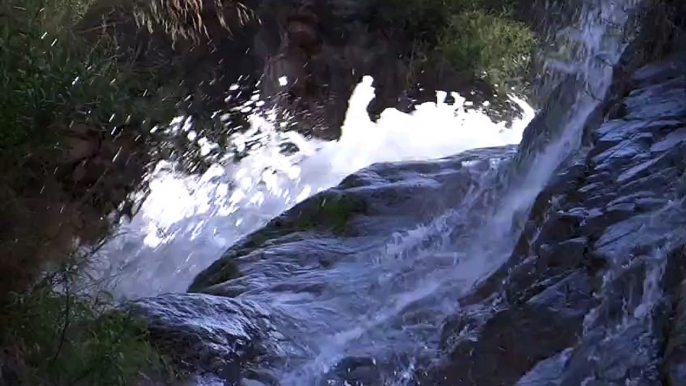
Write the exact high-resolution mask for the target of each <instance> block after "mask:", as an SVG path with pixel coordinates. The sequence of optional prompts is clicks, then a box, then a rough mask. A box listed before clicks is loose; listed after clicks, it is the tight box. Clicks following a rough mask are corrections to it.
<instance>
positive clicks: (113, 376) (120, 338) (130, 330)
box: [0, 268, 171, 386]
mask: <svg viewBox="0 0 686 386" xmlns="http://www.w3.org/2000/svg"><path fill="white" fill-rule="evenodd" d="M76 273H77V272H76V271H74V270H72V269H69V268H64V269H62V270H60V271H59V273H57V274H53V275H51V276H50V277H47V278H45V279H44V280H42V281H41V282H40V283H38V284H37V285H36V286H34V287H33V288H32V289H31V290H29V291H27V292H25V293H23V294H13V296H11V298H10V299H9V302H8V303H6V305H5V309H4V312H3V313H2V314H0V323H2V325H3V328H2V329H1V331H2V335H1V336H0V343H1V345H0V346H1V347H2V348H3V349H4V353H5V354H4V356H5V357H4V358H1V357H0V362H5V374H4V377H5V381H6V382H16V383H17V384H27V385H55V386H60V385H84V386H91V385H102V386H110V385H111V386H115V385H116V386H126V385H134V384H137V383H138V382H141V381H142V380H144V379H154V380H156V381H164V380H166V379H167V378H168V377H169V375H170V374H171V371H170V370H169V367H168V366H167V364H166V363H165V361H164V360H163V359H162V357H160V356H159V355H158V354H157V353H156V352H155V350H154V349H153V348H152V347H151V346H150V344H149V343H148V341H147V334H146V329H145V325H144V324H143V322H142V321H140V320H138V319H135V318H133V317H130V316H129V315H127V314H126V313H124V312H121V311H118V310H114V309H113V308H112V305H113V303H114V301H113V299H112V297H111V296H110V295H109V293H108V292H106V291H104V290H92V289H91V290H90V291H88V292H83V288H77V287H76V286H77V285H78V281H77V280H76ZM58 289H59V290H58ZM8 373H9V374H8ZM0 380H1V379H0Z"/></svg>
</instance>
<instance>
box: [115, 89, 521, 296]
mask: <svg viewBox="0 0 686 386" xmlns="http://www.w3.org/2000/svg"><path fill="white" fill-rule="evenodd" d="M451 96H452V97H453V98H454V100H455V103H453V104H448V103H446V102H445V100H446V97H447V93H443V92H440V93H437V102H436V103H424V104H422V105H420V106H418V107H417V108H416V111H414V112H412V113H411V114H405V113H401V112H399V111H397V110H395V109H388V110H386V111H384V112H383V113H382V115H381V117H380V119H379V120H378V121H377V122H372V121H371V120H370V118H369V116H368V113H367V111H366V108H367V106H368V104H369V103H370V102H371V100H372V99H373V98H374V88H373V87H372V78H371V77H364V78H363V80H362V82H361V83H360V84H359V85H358V86H357V88H356V89H355V91H354V92H353V95H352V97H351V98H350V102H349V108H348V112H347V115H346V120H345V123H344V125H343V127H342V136H341V138H340V140H338V141H333V142H323V141H320V140H316V139H306V138H304V137H302V136H300V135H299V134H297V133H295V132H281V131H279V130H277V127H283V126H285V123H279V122H276V121H275V115H271V114H267V115H266V116H264V115H255V116H253V117H252V120H251V129H250V130H248V131H247V132H246V133H242V134H240V135H235V136H234V137H233V138H232V139H231V140H232V143H233V145H234V146H236V148H238V149H239V150H242V149H247V148H248V146H250V148H249V150H248V155H247V157H245V158H243V159H242V160H241V161H240V162H237V163H228V164H227V165H224V166H222V165H219V164H217V165H214V166H213V167H211V168H210V169H209V170H208V171H207V172H206V173H205V174H203V175H201V176H183V175H179V174H177V173H174V172H173V171H172V168H171V167H170V165H168V164H161V165H159V167H158V168H157V169H156V170H155V172H154V173H153V174H152V175H151V176H150V188H151V193H150V195H149V196H148V198H147V200H146V201H145V203H144V205H143V206H142V208H141V211H140V212H139V213H138V215H137V216H136V217H135V218H134V219H133V220H132V222H131V223H130V224H127V225H125V226H123V227H122V230H123V233H124V235H123V236H120V237H118V238H116V239H114V240H113V241H112V242H110V243H109V244H108V245H107V246H106V247H105V248H104V250H103V251H102V255H103V256H105V259H104V260H105V261H107V262H108V264H109V265H110V267H109V268H108V269H109V272H110V274H111V275H113V274H116V275H117V283H118V285H117V291H116V292H117V294H118V295H120V296H123V297H139V296H149V295H154V294H158V293H163V292H178V291H185V289H186V288H187V286H188V284H189V283H190V281H191V280H192V278H193V277H194V275H195V274H197V273H198V272H199V271H200V270H202V269H204V268H206V267H207V266H208V265H209V264H211V263H212V262H214V261H215V260H217V259H218V258H219V256H220V255H221V253H222V252H223V251H224V250H225V249H226V248H227V247H228V246H230V245H231V244H233V243H234V242H236V241H237V240H238V239H239V238H240V237H242V236H245V235H246V234H248V233H250V232H252V231H254V230H256V229H258V228H259V227H260V226H262V225H264V224H265V223H266V222H267V221H268V220H270V219H271V218H273V217H274V216H276V215H278V214H279V213H281V212H283V211H284V210H286V209H288V208H289V207H291V206H293V205H294V204H296V203H297V202H300V201H302V200H304V199H305V198H307V197H309V196H311V195H312V194H314V193H316V192H318V191H321V190H324V189H326V188H329V187H331V186H334V185H336V184H337V183H339V182H340V181H341V180H342V179H343V178H344V177H346V176H347V175H349V174H351V173H353V172H355V171H357V170H359V169H361V168H364V167H366V166H369V165H371V164H373V163H377V162H393V161H408V160H424V159H430V158H440V157H445V156H449V155H453V154H456V153H459V152H461V151H464V150H468V149H474V148H481V147H489V146H501V145H508V144H516V143H519V141H520V140H521V137H522V133H523V131H524V129H525V128H526V126H527V124H528V123H529V121H530V120H531V119H532V118H533V116H534V111H533V109H532V108H531V107H530V106H528V105H527V104H526V103H525V102H523V101H521V100H518V99H515V98H513V100H514V101H515V102H516V103H517V104H518V105H519V106H520V107H521V108H522V109H523V111H524V114H523V117H522V118H521V119H519V120H517V121H515V122H514V124H513V126H512V127H511V128H506V127H505V125H504V124H496V123H493V122H492V121H491V120H490V119H489V118H488V117H487V116H486V115H485V114H483V113H482V112H479V111H474V110H470V111H466V110H465V108H464V103H465V99H464V98H462V97H460V96H459V95H458V94H456V93H452V94H451ZM178 121H179V122H177V125H180V124H181V122H183V126H184V127H183V128H181V129H183V130H187V131H189V135H193V132H192V127H190V125H188V122H186V121H183V120H178ZM284 144H291V145H295V146H296V147H297V148H298V151H296V152H294V153H290V154H284V152H282V147H283V145H284Z"/></svg>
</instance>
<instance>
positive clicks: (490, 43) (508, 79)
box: [439, 9, 536, 91]
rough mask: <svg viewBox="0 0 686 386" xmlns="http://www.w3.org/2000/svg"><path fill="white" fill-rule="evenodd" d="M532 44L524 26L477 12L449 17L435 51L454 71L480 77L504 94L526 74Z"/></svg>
mask: <svg viewBox="0 0 686 386" xmlns="http://www.w3.org/2000/svg"><path fill="white" fill-rule="evenodd" d="M535 44H536V41H535V39H534V35H533V33H532V32H531V30H530V29H529V28H528V27H527V26H526V25H524V24H522V23H520V22H517V21H514V20H511V19H508V18H507V17H506V16H505V15H504V14H502V15H494V14H491V13H488V12H486V11H484V10H479V9H477V10H473V11H466V12H460V13H457V14H455V15H453V16H452V18H451V20H450V23H449V25H448V26H447V27H446V28H445V29H444V30H443V33H442V35H441V39H440V42H439V50H440V52H441V53H442V55H443V57H444V58H445V60H447V61H448V62H449V63H450V64H451V65H453V66H454V67H455V68H456V69H458V70H461V71H469V72H472V73H473V74H474V75H475V76H478V77H484V78H486V79H487V80H488V81H489V82H490V83H491V84H493V85H495V86H497V87H498V89H499V90H503V91H504V90H505V87H506V86H508V85H513V84H517V83H519V81H521V78H523V77H524V76H525V74H527V72H528V66H529V65H530V63H531V55H532V52H533V49H534V47H535Z"/></svg>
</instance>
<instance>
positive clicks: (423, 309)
mask: <svg viewBox="0 0 686 386" xmlns="http://www.w3.org/2000/svg"><path fill="white" fill-rule="evenodd" d="M637 3H638V0H623V1H613V2H609V1H602V0H592V1H591V0H589V1H585V2H583V3H582V4H581V10H580V12H579V13H578V15H579V19H578V20H577V21H576V23H575V24H574V28H572V27H569V28H567V29H565V30H562V31H558V36H559V37H560V38H564V40H566V41H568V42H573V43H574V44H573V45H574V46H575V47H576V50H575V51H574V52H573V53H572V58H571V59H572V60H570V61H561V60H558V59H552V58H551V59H549V60H548V61H547V62H546V66H545V68H546V70H547V71H548V72H549V73H550V74H551V75H550V76H551V78H555V79H571V81H570V82H569V84H568V85H570V84H571V85H573V87H571V88H568V89H566V90H565V92H566V93H567V95H565V98H566V99H565V102H564V105H563V106H562V107H561V108H559V110H560V111H558V113H557V115H555V116H554V117H553V118H554V120H555V122H554V124H555V125H556V127H555V128H552V129H551V130H552V132H553V133H554V135H552V136H551V138H549V141H548V142H547V143H546V144H545V146H541V149H540V150H539V149H536V150H535V151H534V150H532V148H533V147H534V146H533V142H534V141H533V140H531V141H527V140H526V139H525V140H524V143H523V144H522V145H521V147H520V149H519V153H518V155H517V156H516V157H515V159H519V160H520V161H521V162H522V163H523V165H524V169H523V172H522V173H521V176H520V178H518V179H517V180H516V182H515V183H513V184H512V185H511V186H508V188H507V189H506V191H505V192H504V193H503V196H502V197H500V199H499V201H498V203H499V205H498V206H497V208H495V209H494V208H488V210H484V209H483V208H482V207H481V206H479V205H477V203H479V202H481V201H480V199H481V196H482V194H483V193H484V192H486V191H487V190H488V189H489V188H491V187H492V186H493V183H494V181H495V179H496V176H497V173H498V171H499V168H501V167H511V164H509V163H508V162H500V161H499V159H497V157H493V158H494V159H489V160H488V161H489V162H490V163H489V164H488V165H487V167H486V168H485V169H486V170H484V168H482V169H478V168H477V166H479V167H481V166H483V165H482V164H480V163H479V162H475V163H474V164H472V163H470V162H471V161H470V160H467V159H465V160H463V161H461V163H460V165H461V166H460V167H461V168H463V169H464V170H466V171H470V170H472V169H470V168H474V173H471V172H470V173H471V174H470V175H475V174H477V173H476V170H479V171H480V173H481V176H480V177H479V178H478V179H477V181H476V182H474V184H473V189H471V190H468V191H467V192H466V193H464V198H463V200H462V205H461V206H460V207H454V208H447V209H446V210H445V211H444V213H442V214H440V215H438V216H436V217H435V218H433V219H432V220H430V221H426V222H423V223H421V224H418V225H417V226H415V227H414V228H408V229H402V230H399V231H397V232H396V231H393V230H391V231H389V232H388V233H389V234H388V235H387V237H386V236H384V238H382V240H381V241H378V240H377V241H375V242H368V240H367V239H365V238H364V237H360V238H359V239H352V240H348V241H345V240H341V239H324V240H318V241H317V242H319V244H318V246H319V247H320V248H322V249H325V250H336V251H340V254H341V255H344V256H345V258H343V259H342V261H341V262H339V263H337V264H336V265H334V266H333V267H330V268H328V269H321V268H318V269H314V268H311V267H303V266H301V265H298V264H297V263H296V262H293V261H291V260H288V259H287V258H285V257H282V256H280V255H278V254H277V253H273V252H272V253H271V255H270V257H269V258H267V259H255V261H250V262H249V263H250V264H252V265H251V266H250V269H249V272H247V273H246V274H245V277H243V278H241V281H240V283H239V284H237V285H238V286H242V288H241V291H240V295H239V296H237V301H239V302H250V303H251V304H253V303H254V304H259V305H260V307H263V308H264V309H266V310H268V313H269V314H270V318H271V322H272V323H273V324H274V325H275V327H274V330H275V331H277V332H278V334H277V333H275V334H274V335H273V336H272V338H273V340H274V342H278V344H277V343H275V345H276V346H278V347H277V348H276V349H275V352H276V354H274V355H275V357H277V358H276V359H274V360H270V361H267V362H268V363H267V364H259V365H256V366H257V367H260V366H263V368H259V370H260V371H262V370H263V371H269V372H270V373H272V374H273V375H274V377H276V378H277V379H278V380H279V382H280V384H281V385H282V386H301V385H318V384H321V383H324V382H326V381H327V380H328V378H327V377H328V374H330V373H331V372H332V371H335V370H336V368H337V366H339V365H340V364H341V361H345V359H346V358H371V360H372V361H373V362H374V363H375V365H376V363H377V362H378V363H380V364H382V365H379V367H380V368H381V369H382V370H380V371H381V372H382V373H383V379H384V380H385V382H386V383H385V384H389V385H406V384H410V383H409V382H410V380H411V379H412V374H413V371H414V370H415V369H416V368H417V366H418V364H421V363H425V362H426V361H428V360H430V358H432V357H433V356H434V354H435V353H436V352H437V350H438V347H437V346H438V343H437V341H436V339H437V338H436V337H437V335H438V331H437V330H438V328H437V327H438V326H439V325H440V323H442V321H443V320H444V319H445V317H446V316H448V315H451V314H454V313H455V312H456V310H459V309H460V304H459V303H458V301H457V300H456V298H457V296H456V294H459V293H462V292H465V291H467V290H469V289H470V288H472V286H473V285H474V284H475V283H476V282H478V281H479V280H480V279H482V278H484V277H485V276H487V275H488V274H489V273H490V272H493V270H495V269H497V268H498V267H499V266H500V265H502V263H503V262H504V261H505V259H507V257H508V256H509V254H510V252H511V251H512V247H513V246H514V241H515V240H516V235H513V234H512V229H511V228H512V227H511V224H512V219H513V216H514V215H515V214H516V213H519V212H522V211H524V212H527V211H528V210H529V209H530V207H531V205H532V204H533V201H534V199H535V197H536V196H537V195H538V193H539V192H540V191H541V189H542V188H543V187H544V185H545V184H546V183H547V182H548V181H549V180H550V178H551V176H552V175H553V173H554V172H555V171H556V170H557V169H558V168H559V167H560V165H561V164H563V163H564V162H566V161H568V160H569V157H570V155H572V154H574V152H576V151H577V150H578V149H579V147H580V146H581V139H582V133H583V129H584V126H585V125H586V123H587V122H588V120H589V117H591V115H592V113H593V112H594V111H595V110H596V109H597V108H598V107H599V106H600V105H601V103H602V101H603V100H604V99H605V96H606V94H607V93H608V90H609V87H610V84H611V81H612V70H613V68H612V66H613V65H614V64H616V63H617V62H618V60H619V58H620V56H621V54H622V52H623V50H624V48H625V47H626V45H627V42H628V39H626V38H627V36H629V35H627V34H624V33H617V29H619V30H620V31H621V30H622V29H623V26H627V23H628V22H629V20H630V12H631V10H632V9H633V7H635V6H636V5H637ZM628 32H631V31H628ZM564 86H565V83H564V82H562V83H558V84H557V87H564ZM373 93H374V90H373V87H372V79H371V78H368V77H365V78H364V79H363V80H362V82H361V83H360V85H358V87H357V89H356V90H355V92H354V94H353V96H352V97H351V99H350V104H349V110H348V115H347V117H346V122H345V124H344V125H343V128H342V133H343V134H342V137H341V139H340V140H338V141H335V142H329V143H325V142H320V141H317V140H312V139H306V138H304V137H301V136H299V135H297V134H293V133H283V132H281V131H279V130H278V128H279V127H280V126H281V125H283V124H285V123H283V122H277V121H275V118H274V115H271V114H269V112H261V113H259V114H256V115H255V116H254V117H253V120H252V128H251V130H249V131H248V132H247V133H244V134H241V135H237V136H235V137H234V138H232V142H233V144H234V145H235V146H237V147H238V148H244V149H249V150H247V154H248V155H247V157H245V158H243V159H242V160H241V161H239V162H237V163H225V164H218V165H215V167H213V168H211V169H210V170H209V171H208V172H207V173H205V174H204V175H201V176H194V177H188V176H179V175H176V174H175V173H174V172H173V171H172V170H171V168H169V167H168V165H162V166H160V168H158V170H156V171H155V172H154V173H153V174H152V175H151V176H150V179H151V188H152V193H151V195H150V196H149V197H148V199H147V201H146V202H145V204H144V206H143V208H142V210H141V212H140V213H139V214H138V215H137V217H136V218H134V220H133V221H132V222H131V223H130V224H127V225H125V226H124V230H125V235H124V236H123V237H120V238H117V239H115V240H113V241H112V242H111V243H110V244H109V245H107V246H106V248H105V249H104V250H103V252H102V255H103V256H104V257H105V260H107V261H109V263H110V265H111V266H110V267H109V268H110V269H112V270H113V271H115V272H117V273H120V276H119V278H118V287H117V294H118V295H119V296H120V297H140V296H149V295H155V294H159V293H164V292H183V291H185V289H186V288H187V286H188V285H189V284H190V282H191V280H192V279H193V277H194V276H195V275H196V274H197V273H198V272H200V270H202V269H204V268H206V267H207V266H208V265H209V264H210V263H212V262H214V261H215V260H217V258H218V257H219V256H220V255H221V253H222V252H223V251H224V250H225V249H226V248H228V247H229V246H231V245H232V244H234V243H235V242H236V241H237V240H239V239H240V238H241V237H243V236H245V235H248V234H249V233H251V232H253V231H255V230H257V229H259V228H260V227H261V226H263V225H265V224H266V223H267V221H269V220H270V219H271V218H273V217H274V216H276V215H278V214H279V213H281V212H283V211H284V210H286V209H288V208H290V207H293V206H294V205H296V204H297V203H299V202H302V201H303V200H305V199H307V198H308V197H310V196H312V195H313V194H315V193H317V192H320V191H323V190H325V189H327V188H330V187H332V186H334V185H336V184H338V183H339V182H340V181H341V180H342V179H343V178H345V177H346V176H347V175H349V174H351V173H353V172H355V171H357V170H359V169H361V168H364V167H367V166H370V165H372V164H375V163H378V162H390V161H414V160H423V159H429V158H440V157H447V156H451V155H453V154H456V153H460V152H462V151H466V150H470V149H475V148H484V147H491V146H503V145H510V144H518V143H519V142H520V140H521V139H522V135H523V132H524V129H525V128H526V127H527V125H528V124H529V122H531V121H532V119H533V123H532V126H533V125H535V124H536V120H535V118H534V111H533V109H531V108H530V107H528V106H527V105H526V104H525V103H524V102H522V101H519V100H516V99H515V102H516V103H518V104H519V105H520V106H521V107H522V108H523V109H524V111H525V114H524V117H523V118H522V119H520V120H519V121H517V122H515V124H514V127H512V128H509V129H508V128H505V127H504V126H503V125H500V124H495V123H493V122H491V121H490V120H489V119H488V118H487V117H486V116H485V115H484V114H482V113H481V112H478V111H467V110H465V109H464V103H465V101H464V99H463V98H461V97H460V96H459V95H457V94H454V95H453V97H454V99H455V101H456V102H455V103H453V104H448V103H446V102H445V100H446V96H447V93H439V94H438V95H437V101H436V103H427V104H424V105H422V106H419V107H418V108H417V110H416V111H415V112H413V113H411V114H405V113H401V112H399V111H396V110H387V111H386V112H384V114H383V115H382V117H381V119H380V120H378V121H377V122H372V121H370V119H369V117H368V115H367V113H366V107H367V105H368V104H369V102H370V101H371V100H372V98H373ZM558 102H559V103H560V104H561V103H562V102H561V101H556V100H549V101H548V104H555V103H558ZM189 130H191V129H189ZM529 130H533V129H532V128H531V127H530V128H529ZM524 136H526V134H524ZM286 145H287V147H289V148H290V149H291V151H286V152H284V151H283V148H284V147H286ZM527 146H529V147H531V148H527ZM293 149H295V150H293ZM503 151H506V150H503ZM508 156H509V155H508ZM502 158H503V159H505V158H507V157H506V156H503V157H502ZM446 162H448V161H446ZM445 194H446V195H448V194H452V193H451V192H445ZM484 216H488V219H487V220H486V221H480V222H478V223H477V222H474V221H473V219H475V218H478V217H484ZM305 239H306V240H307V238H305ZM293 248H297V246H295V247H293ZM298 252H302V254H303V255H305V254H306V252H308V251H298ZM284 254H286V253H285V252H284ZM270 264H271V265H270ZM276 265H278V267H276ZM259 270H263V271H262V272H260V273H258V271H259ZM283 272H288V274H284V273H283ZM198 382H199V383H201V382H202V381H198ZM207 382H210V381H209V380H207ZM207 384H209V383H207Z"/></svg>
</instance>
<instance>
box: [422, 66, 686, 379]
mask: <svg viewBox="0 0 686 386" xmlns="http://www.w3.org/2000/svg"><path fill="white" fill-rule="evenodd" d="M684 58H686V56H684V54H683V53H682V54H677V55H675V56H673V57H671V58H668V59H667V60H665V62H663V63H658V64H653V65H650V66H647V67H645V68H643V69H641V70H639V71H637V72H636V73H635V74H634V75H633V78H632V83H633V84H634V85H635V89H634V90H633V91H631V92H630V93H629V94H628V96H627V97H626V98H624V99H623V100H622V101H621V102H620V104H621V106H622V108H621V109H612V111H614V113H613V114H612V117H611V118H609V119H606V120H605V122H604V123H603V124H601V125H599V126H598V127H595V128H591V129H590V130H591V132H590V133H589V134H590V137H591V138H592V141H591V142H592V143H591V146H592V147H591V149H590V151H588V152H587V153H583V154H584V155H583V157H584V159H585V161H584V162H583V167H582V168H581V169H580V170H582V171H583V172H582V173H581V174H579V173H575V172H570V171H572V170H573V169H574V168H577V167H578V165H571V166H568V167H567V169H566V170H565V169H564V168H563V170H561V171H560V172H559V174H558V176H557V177H556V178H555V179H553V181H551V183H550V185H549V186H548V187H547V188H546V189H545V190H544V191H543V192H542V193H541V194H540V195H539V200H537V202H536V203H535V204H534V209H533V210H532V213H531V217H530V219H529V221H528V223H527V227H525V230H524V232H523V234H522V239H521V240H520V243H519V244H518V246H517V248H516V249H515V252H514V253H513V255H512V256H511V258H510V259H509V260H508V262H506V263H505V265H504V266H503V268H501V269H500V270H499V271H497V272H496V273H495V274H494V275H493V277H492V278H487V279H486V280H484V281H482V283H481V284H480V285H479V286H477V287H476V288H475V289H474V290H473V292H472V293H470V294H467V295H466V296H464V297H463V300H462V303H463V304H464V305H465V306H467V307H466V308H465V311H464V313H465V316H463V317H457V318H458V319H460V318H464V317H468V315H469V312H470V310H473V309H479V310H484V309H485V310H488V312H487V313H486V315H489V316H487V317H484V312H483V311H481V312H480V318H481V322H480V323H477V324H471V325H470V324H466V325H464V324H461V323H457V324H456V323H454V322H448V323H446V325H445V327H444V331H443V333H442V340H443V342H444V352H445V357H444V358H443V359H442V360H441V361H440V362H439V363H437V364H434V365H432V366H428V367H427V368H425V370H424V371H423V372H420V375H419V377H418V379H417V383H418V384H421V385H513V384H517V385H520V386H543V385H546V386H547V385H553V384H555V385H564V386H572V385H580V384H584V385H664V384H668V385H681V384H684V382H685V379H686V378H684V377H685V376H686V375H685V374H686V370H684V369H686V359H685V358H686V356H685V355H684V352H686V351H685V347H686V345H685V343H684V338H683V329H684V320H685V319H684V301H683V296H684V293H683V290H684V287H683V283H684V279H685V278H686V275H685V273H686V271H685V270H684V267H685V264H686V255H685V254H684V249H683V246H684V244H685V243H686V216H685V215H686V198H685V195H684V193H685V190H684V183H686V180H685V179H684V175H685V174H684V172H685V170H686V163H685V162H684V155H685V154H686V139H685V138H684V136H683V132H684V130H685V129H686V97H685V96H686V66H683V65H679V63H682V62H683V60H684ZM561 186H562V187H564V188H563V189H560V187H561ZM553 203H554V204H553ZM452 320H453V321H454V320H455V319H452ZM663 382H664V383H663Z"/></svg>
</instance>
